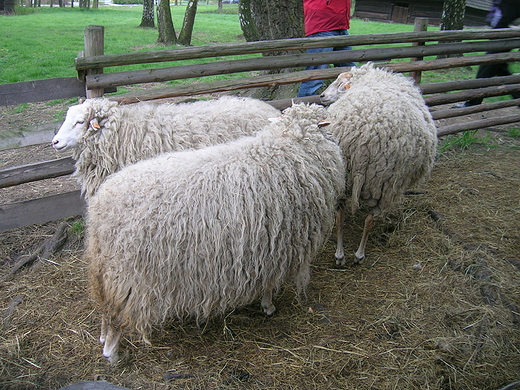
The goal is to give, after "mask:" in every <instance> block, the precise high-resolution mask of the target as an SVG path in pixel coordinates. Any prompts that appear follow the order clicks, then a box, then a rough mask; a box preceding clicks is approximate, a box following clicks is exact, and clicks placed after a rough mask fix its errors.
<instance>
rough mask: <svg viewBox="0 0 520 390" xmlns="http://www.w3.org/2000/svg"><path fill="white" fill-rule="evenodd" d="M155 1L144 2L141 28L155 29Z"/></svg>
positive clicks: (147, 0) (144, 0)
mask: <svg viewBox="0 0 520 390" xmlns="http://www.w3.org/2000/svg"><path fill="white" fill-rule="evenodd" d="M154 14H155V13H154V0H143V16H142V17H141V24H140V25H139V27H143V28H146V27H151V28H153V27H155V15H154Z"/></svg>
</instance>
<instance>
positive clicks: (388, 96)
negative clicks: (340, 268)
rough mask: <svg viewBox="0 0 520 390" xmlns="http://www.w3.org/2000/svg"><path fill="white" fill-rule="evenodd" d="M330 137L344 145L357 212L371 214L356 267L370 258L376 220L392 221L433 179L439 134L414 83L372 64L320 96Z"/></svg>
mask: <svg viewBox="0 0 520 390" xmlns="http://www.w3.org/2000/svg"><path fill="white" fill-rule="evenodd" d="M321 100H322V103H324V104H331V103H332V104H331V105H330V106H329V108H328V112H329V114H330V116H329V120H330V121H331V129H330V130H331V132H332V134H333V135H334V136H335V137H336V138H337V139H338V140H339V145H340V147H341V149H342V151H343V155H344V158H345V165H346V169H347V183H348V184H347V197H350V204H351V209H352V213H355V212H356V211H357V210H358V209H359V207H360V202H361V203H363V205H364V206H365V207H366V208H367V209H368V215H367V217H366V219H365V226H364V229H363V236H362V238H361V242H360V245H359V248H358V250H357V252H356V253H355V257H356V260H355V261H356V262H357V263H361V262H362V261H363V259H364V257H365V247H366V242H367V238H368V234H369V232H370V230H371V229H372V227H373V224H374V219H383V218H385V217H386V216H387V214H388V212H389V211H390V208H391V206H392V205H393V204H394V203H395V202H397V201H398V200H399V198H400V197H401V196H402V195H404V192H405V191H406V190H407V189H409V188H410V187H412V186H414V185H416V184H418V183H419V182H420V181H421V180H423V179H424V178H426V177H427V176H429V174H430V172H431V170H432V168H433V164H434V160H435V154H436V149H437V130H436V127H435V124H434V122H433V119H432V117H431V115H430V112H429V110H428V107H427V106H426V104H425V102H424V99H423V97H422V95H421V92H420V90H419V88H417V87H416V86H415V85H414V84H413V81H412V80H411V79H409V78H406V77H404V76H403V75H401V74H395V73H392V72H389V71H386V70H383V69H378V68H375V67H374V66H373V64H371V63H368V64H366V65H363V66H361V67H360V68H356V67H354V68H352V69H351V71H350V72H345V73H342V74H340V75H339V76H338V78H337V79H336V80H335V81H334V82H333V83H332V84H331V85H330V86H329V87H328V88H327V89H326V90H325V91H324V92H323V94H322V95H321ZM343 222H344V209H343V207H340V211H339V212H338V218H337V225H338V226H337V231H338V233H337V234H338V246H337V250H336V255H335V256H336V263H337V264H338V265H344V264H345V259H344V257H345V256H344V251H343Z"/></svg>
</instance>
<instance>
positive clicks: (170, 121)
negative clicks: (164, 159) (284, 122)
mask: <svg viewBox="0 0 520 390" xmlns="http://www.w3.org/2000/svg"><path fill="white" fill-rule="evenodd" d="M278 115H280V111H278V110H277V109H275V108H274V107H272V106H271V105H270V104H268V103H265V102H263V101H261V100H257V99H252V98H239V97H234V96H224V97H221V98H220V99H217V100H207V101H197V102H193V103H180V104H152V103H137V104H132V105H126V106H119V105H118V104H117V103H116V102H114V101H110V100H108V99H106V98H94V99H87V100H85V101H84V102H83V103H82V104H79V105H75V106H72V107H70V108H69V110H68V112H67V116H66V118H65V121H64V122H63V125H62V126H61V128H60V129H59V131H58V133H57V134H56V135H55V136H54V138H53V139H52V145H53V147H54V148H55V149H56V150H59V151H62V150H66V149H69V148H72V150H73V155H72V157H73V158H74V159H75V160H76V163H75V172H74V176H75V178H76V179H77V180H78V182H79V183H80V184H81V186H82V193H83V195H84V196H85V198H86V199H87V200H88V199H89V198H90V197H92V195H93V194H94V193H95V192H96V191H97V189H98V187H99V186H100V184H101V183H102V182H103V181H104V180H105V178H106V177H107V176H108V175H110V174H112V173H114V172H117V171H119V170H120V169H121V168H123V167H125V166H127V165H129V164H133V163H135V162H137V161H140V160H143V159H146V158H150V157H154V156H156V155H158V154H161V153H164V152H173V151H178V150H184V149H200V148H202V147H205V146H209V145H216V144H220V143H224V142H228V141H231V140H235V139H237V138H240V137H243V136H247V135H252V134H254V133H255V132H257V131H259V130H260V129H262V128H263V127H264V126H265V125H266V124H268V123H269V121H268V119H269V118H271V117H276V116H278Z"/></svg>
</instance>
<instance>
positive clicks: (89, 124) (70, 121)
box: [51, 99, 117, 151]
mask: <svg viewBox="0 0 520 390" xmlns="http://www.w3.org/2000/svg"><path fill="white" fill-rule="evenodd" d="M105 102H108V100H107V99H87V100H85V101H84V102H83V103H81V104H78V105H75V106H72V107H70V108H69V110H68V111H67V115H66V117H65V121H64V122H63V124H62V125H61V127H60V129H59V130H58V132H57V133H56V135H55V136H54V138H53V139H52V141H51V145H52V146H53V148H54V149H56V150H58V151H63V150H66V149H70V148H73V147H76V146H77V145H78V144H80V143H81V139H82V138H83V137H85V136H86V134H87V133H88V132H97V131H98V130H100V129H101V125H100V122H101V121H102V120H103V119H104V117H106V115H105V114H104V112H105V110H106V109H103V107H104V106H106V103H105ZM112 105H117V103H113V102H109V104H108V106H106V107H107V108H108V107H110V106H112ZM101 123H103V122H101Z"/></svg>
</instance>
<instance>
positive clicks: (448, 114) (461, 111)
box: [432, 98, 520, 120]
mask: <svg viewBox="0 0 520 390" xmlns="http://www.w3.org/2000/svg"><path fill="white" fill-rule="evenodd" d="M515 106H520V98H519V99H511V100H503V101H500V102H492V103H482V104H477V105H476V106H471V107H464V108H449V109H447V110H438V111H432V118H433V119H435V120H437V119H446V118H454V117H457V116H464V115H470V114H476V113H477V112H484V111H492V110H498V109H500V108H507V107H515Z"/></svg>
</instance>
